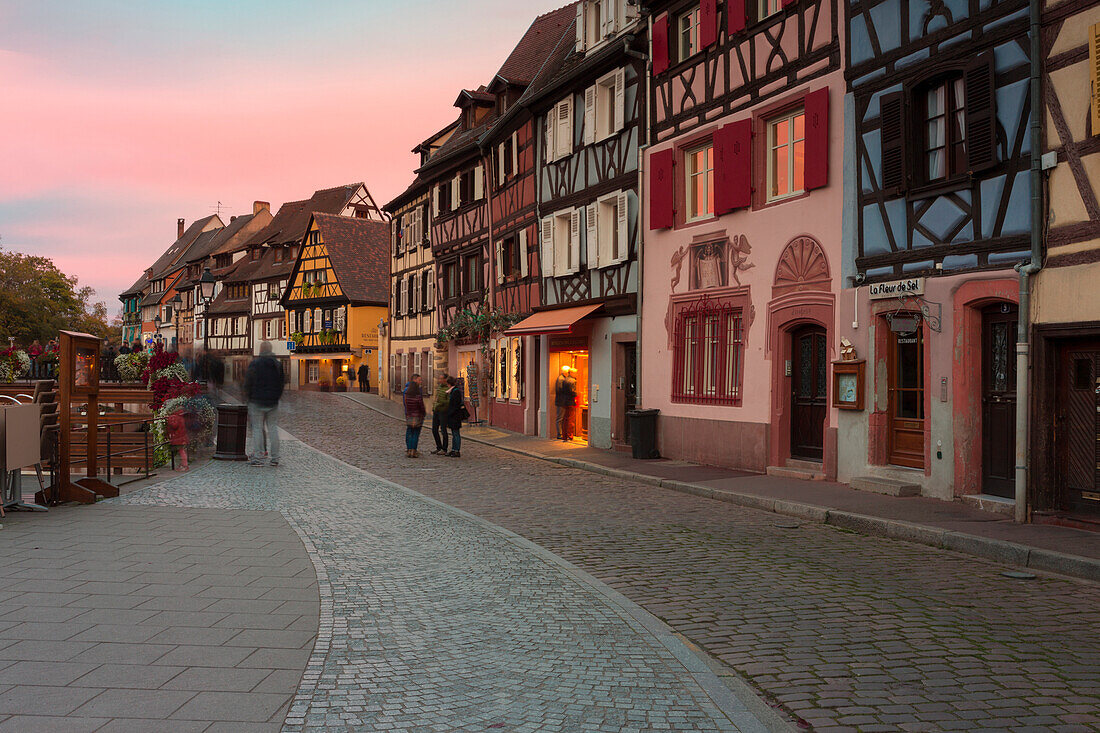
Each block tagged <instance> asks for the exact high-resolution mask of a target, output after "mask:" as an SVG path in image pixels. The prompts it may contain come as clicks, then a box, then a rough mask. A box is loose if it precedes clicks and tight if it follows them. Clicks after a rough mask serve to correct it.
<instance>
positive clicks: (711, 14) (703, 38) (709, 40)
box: [699, 0, 718, 48]
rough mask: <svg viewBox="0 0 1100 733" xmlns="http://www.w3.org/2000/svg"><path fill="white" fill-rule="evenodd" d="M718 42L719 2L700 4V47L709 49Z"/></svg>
mask: <svg viewBox="0 0 1100 733" xmlns="http://www.w3.org/2000/svg"><path fill="white" fill-rule="evenodd" d="M717 41H718V0H702V2H700V3H699V46H700V47H702V48H709V47H710V46H713V45H714V44H715V42H717Z"/></svg>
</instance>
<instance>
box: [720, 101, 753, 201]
mask: <svg viewBox="0 0 1100 733" xmlns="http://www.w3.org/2000/svg"><path fill="white" fill-rule="evenodd" d="M751 205H752V120H751V119H745V120H738V121H737V122H731V123H730V124H728V125H723V126H722V127H720V128H718V130H717V131H716V132H715V133H714V213H715V214H719V215H721V214H726V213H728V212H730V211H733V210H734V209H744V208H747V207H749V206H751Z"/></svg>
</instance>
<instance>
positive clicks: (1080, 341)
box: [1029, 0, 1100, 523]
mask: <svg viewBox="0 0 1100 733" xmlns="http://www.w3.org/2000/svg"><path fill="white" fill-rule="evenodd" d="M1040 38H1041V39H1042V43H1041V47H1042V59H1043V61H1042V88H1043V107H1044V110H1045V115H1044V120H1045V130H1044V133H1045V135H1044V137H1045V144H1044V152H1045V153H1046V156H1045V157H1044V159H1043V168H1044V169H1047V172H1046V174H1047V175H1048V176H1049V178H1048V184H1047V191H1048V194H1047V200H1048V202H1049V212H1048V216H1047V220H1048V225H1047V226H1048V229H1047V234H1046V242H1045V244H1046V252H1045V259H1044V261H1043V269H1042V270H1040V271H1039V272H1038V273H1036V274H1035V275H1034V277H1033V278H1032V283H1033V284H1034V289H1033V291H1032V301H1031V302H1032V308H1031V309H1030V312H1031V322H1032V324H1033V326H1034V328H1033V334H1034V340H1033V343H1032V346H1031V360H1032V379H1031V388H1032V389H1033V390H1034V392H1035V398H1034V400H1032V401H1031V404H1032V405H1033V408H1032V409H1033V412H1032V416H1031V420H1032V423H1033V426H1032V428H1031V430H1030V435H1031V441H1030V442H1031V450H1030V453H1029V455H1030V458H1031V461H1030V466H1029V469H1030V471H1031V481H1030V482H1029V483H1030V486H1029V488H1030V493H1031V497H1030V498H1031V507H1032V509H1033V511H1034V512H1035V513H1037V514H1040V515H1042V514H1056V515H1063V514H1067V513H1068V514H1072V515H1074V516H1075V518H1079V519H1086V518H1087V520H1090V521H1091V522H1092V523H1095V522H1096V521H1098V516H1097V515H1098V514H1100V468H1098V467H1100V137H1098V135H1100V6H1098V5H1097V4H1096V3H1095V2H1082V1H1079V0H1063V1H1062V2H1050V1H1049V0H1048V1H1047V2H1045V3H1043V11H1042V32H1041V34H1040ZM1052 157H1053V158H1055V160H1050V158H1052Z"/></svg>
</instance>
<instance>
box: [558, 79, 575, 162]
mask: <svg viewBox="0 0 1100 733" xmlns="http://www.w3.org/2000/svg"><path fill="white" fill-rule="evenodd" d="M561 104H562V110H561V115H560V120H561V122H562V124H563V125H564V127H565V149H564V150H563V151H561V152H562V153H563V154H565V155H569V154H570V153H572V152H573V95H572V94H570V95H569V96H568V97H566V98H565V101H564V102H562V103H561Z"/></svg>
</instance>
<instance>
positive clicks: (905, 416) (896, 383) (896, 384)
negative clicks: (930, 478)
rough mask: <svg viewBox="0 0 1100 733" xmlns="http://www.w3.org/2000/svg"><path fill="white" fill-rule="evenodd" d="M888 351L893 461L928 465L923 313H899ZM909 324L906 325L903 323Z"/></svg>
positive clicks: (897, 463) (888, 387)
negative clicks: (920, 314) (926, 461)
mask: <svg viewBox="0 0 1100 733" xmlns="http://www.w3.org/2000/svg"><path fill="white" fill-rule="evenodd" d="M898 324H906V325H909V324H912V330H899V331H894V330H891V332H890V337H889V338H890V341H889V349H888V354H887V392H888V396H889V420H890V423H889V431H888V432H889V439H890V463H892V464H895V465H898V466H908V467H909V468H924V389H925V386H924V329H923V327H922V323H921V318H920V316H919V315H914V316H903V317H895V318H894V319H893V322H892V324H891V328H898V327H899V325H898ZM900 327H901V328H905V326H900Z"/></svg>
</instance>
